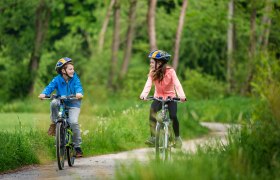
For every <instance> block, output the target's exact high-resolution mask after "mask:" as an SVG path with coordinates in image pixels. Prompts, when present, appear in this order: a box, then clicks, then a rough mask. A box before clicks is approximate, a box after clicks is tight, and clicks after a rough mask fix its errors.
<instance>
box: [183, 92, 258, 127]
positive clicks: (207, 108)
mask: <svg viewBox="0 0 280 180" xmlns="http://www.w3.org/2000/svg"><path fill="white" fill-rule="evenodd" d="M257 104H259V101H258V100H257V99H254V98H246V97H238V96H233V97H228V98H218V99H212V100H198V101H193V100H190V101H189V102H187V112H186V115H187V116H188V119H194V120H199V121H206V122H209V121H212V122H224V123H241V122H242V121H244V120H247V121H249V120H250V119H251V118H252V113H253V110H254V108H255V106H256V105H257Z"/></svg>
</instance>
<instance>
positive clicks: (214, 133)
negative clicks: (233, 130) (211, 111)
mask: <svg viewBox="0 0 280 180" xmlns="http://www.w3.org/2000/svg"><path fill="white" fill-rule="evenodd" d="M202 125H203V126H206V127H208V128H209V129H211V133H210V135H209V136H207V137H206V136H205V137H202V138H198V139H193V140H189V141H184V142H183V147H182V150H183V151H188V152H194V151H195V150H196V146H197V145H203V144H204V143H209V142H214V140H215V139H217V138H218V139H220V140H221V141H222V142H223V143H226V138H225V137H226V135H227V129H228V128H229V127H230V126H229V125H227V124H220V123H202ZM153 154H154V149H153V148H143V149H136V150H132V151H126V152H121V153H116V154H106V155H101V156H94V157H87V158H80V159H76V160H75V165H74V166H73V167H68V165H67V162H65V163H66V165H65V166H66V167H65V170H62V171H60V170H58V168H57V164H56V163H55V162H54V163H53V164H49V165H42V166H32V167H29V168H25V169H23V170H20V171H18V172H14V173H9V174H4V175H0V179H7V180H8V179H28V180H30V179H114V171H115V167H116V166H117V164H119V163H124V162H125V163H129V162H132V161H133V160H135V159H137V160H138V161H141V162H143V163H145V162H148V160H149V157H152V156H153Z"/></svg>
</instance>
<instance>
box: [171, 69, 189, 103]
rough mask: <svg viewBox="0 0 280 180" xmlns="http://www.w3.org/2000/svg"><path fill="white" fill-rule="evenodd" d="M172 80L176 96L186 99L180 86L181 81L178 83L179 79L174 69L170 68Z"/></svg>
mask: <svg viewBox="0 0 280 180" xmlns="http://www.w3.org/2000/svg"><path fill="white" fill-rule="evenodd" d="M172 80H173V82H174V87H175V90H176V93H177V95H178V97H179V98H180V99H186V95H185V93H184V90H183V88H182V85H181V83H180V81H179V79H178V77H177V75H176V72H175V70H172Z"/></svg>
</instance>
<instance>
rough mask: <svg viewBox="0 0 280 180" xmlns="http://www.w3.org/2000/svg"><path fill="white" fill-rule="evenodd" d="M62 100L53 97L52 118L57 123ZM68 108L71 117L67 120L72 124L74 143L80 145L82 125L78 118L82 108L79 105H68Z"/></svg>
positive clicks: (76, 145)
mask: <svg viewBox="0 0 280 180" xmlns="http://www.w3.org/2000/svg"><path fill="white" fill-rule="evenodd" d="M59 105H60V101H59V100H58V99H53V100H52V102H51V120H52V123H55V119H56V118H57V116H58V111H59ZM66 108H67V109H68V113H69V118H68V119H67V122H68V123H69V124H70V126H71V128H72V131H73V143H74V147H80V144H81V143H82V138H81V132H80V126H79V123H78V118H79V115H80V108H78V107H66Z"/></svg>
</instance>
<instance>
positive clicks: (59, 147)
mask: <svg viewBox="0 0 280 180" xmlns="http://www.w3.org/2000/svg"><path fill="white" fill-rule="evenodd" d="M65 151H66V148H65V129H64V127H63V124H62V123H61V122H58V123H57V124H56V159H57V164H58V168H59V169H60V170H62V169H63V168H64V161H65Z"/></svg>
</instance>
